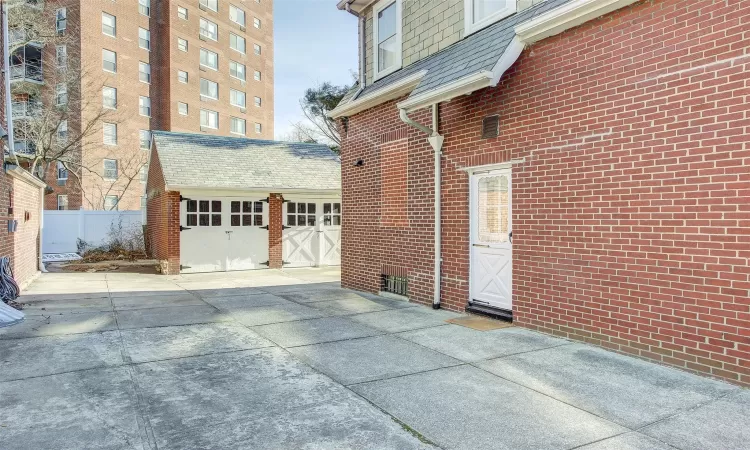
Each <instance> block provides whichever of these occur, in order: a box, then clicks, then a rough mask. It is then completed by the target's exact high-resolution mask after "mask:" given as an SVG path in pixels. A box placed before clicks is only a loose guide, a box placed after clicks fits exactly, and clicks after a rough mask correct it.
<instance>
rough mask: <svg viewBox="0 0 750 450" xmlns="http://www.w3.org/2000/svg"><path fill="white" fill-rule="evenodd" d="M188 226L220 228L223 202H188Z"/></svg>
mask: <svg viewBox="0 0 750 450" xmlns="http://www.w3.org/2000/svg"><path fill="white" fill-rule="evenodd" d="M187 226H189V227H220V226H221V200H188V201H187Z"/></svg>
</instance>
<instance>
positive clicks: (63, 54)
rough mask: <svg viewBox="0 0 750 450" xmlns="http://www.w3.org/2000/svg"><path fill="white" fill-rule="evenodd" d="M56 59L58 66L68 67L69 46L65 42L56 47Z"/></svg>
mask: <svg viewBox="0 0 750 450" xmlns="http://www.w3.org/2000/svg"><path fill="white" fill-rule="evenodd" d="M55 60H56V61H57V67H68V46H67V45H65V44H62V45H58V46H56V47H55Z"/></svg>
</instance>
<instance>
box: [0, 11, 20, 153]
mask: <svg viewBox="0 0 750 450" xmlns="http://www.w3.org/2000/svg"><path fill="white" fill-rule="evenodd" d="M2 14H3V71H4V72H5V73H4V75H5V77H4V78H5V80H4V81H5V121H6V122H7V128H8V130H7V133H8V154H9V155H10V157H11V158H13V159H14V161H15V163H16V165H18V157H17V156H16V148H15V138H14V136H13V98H12V97H11V91H10V44H9V42H8V2H3V4H2Z"/></svg>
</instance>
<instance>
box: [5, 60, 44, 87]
mask: <svg viewBox="0 0 750 450" xmlns="http://www.w3.org/2000/svg"><path fill="white" fill-rule="evenodd" d="M10 81H11V82H13V81H29V82H32V83H36V84H42V83H43V82H44V76H43V75H42V64H41V62H38V63H36V64H15V65H12V66H10Z"/></svg>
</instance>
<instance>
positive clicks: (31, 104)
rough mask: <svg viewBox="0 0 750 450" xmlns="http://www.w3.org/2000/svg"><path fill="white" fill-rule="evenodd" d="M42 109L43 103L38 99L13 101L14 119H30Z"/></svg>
mask: <svg viewBox="0 0 750 450" xmlns="http://www.w3.org/2000/svg"><path fill="white" fill-rule="evenodd" d="M41 109H42V103H41V102H38V101H33V100H31V101H19V102H13V104H12V111H13V119H15V120H21V119H30V118H32V117H35V116H37V115H38V114H39V112H40V111H41Z"/></svg>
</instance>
